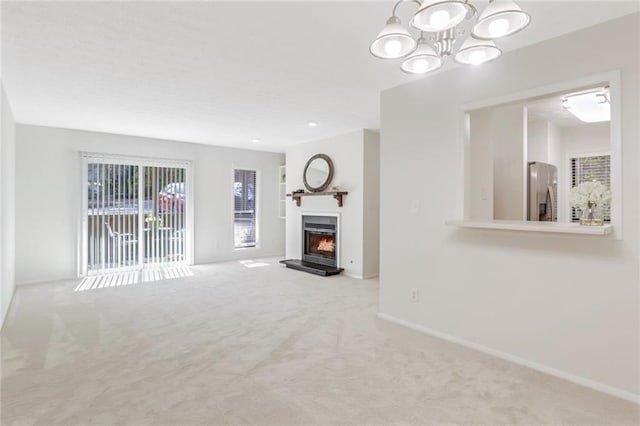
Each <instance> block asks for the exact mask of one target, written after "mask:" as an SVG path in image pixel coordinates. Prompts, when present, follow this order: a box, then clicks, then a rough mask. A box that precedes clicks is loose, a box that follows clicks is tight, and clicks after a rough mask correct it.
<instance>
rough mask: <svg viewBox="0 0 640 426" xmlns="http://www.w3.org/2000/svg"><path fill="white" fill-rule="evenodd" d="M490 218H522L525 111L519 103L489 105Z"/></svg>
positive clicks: (525, 216) (525, 213)
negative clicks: (490, 135) (491, 211)
mask: <svg viewBox="0 0 640 426" xmlns="http://www.w3.org/2000/svg"><path fill="white" fill-rule="evenodd" d="M491 122H492V131H491V134H492V136H493V137H492V147H491V152H492V153H493V218H494V219H500V220H526V219H527V206H526V201H525V194H526V183H527V182H526V179H525V176H526V170H527V168H526V161H527V158H526V157H527V113H526V109H525V108H523V107H522V106H501V107H497V108H492V110H491Z"/></svg>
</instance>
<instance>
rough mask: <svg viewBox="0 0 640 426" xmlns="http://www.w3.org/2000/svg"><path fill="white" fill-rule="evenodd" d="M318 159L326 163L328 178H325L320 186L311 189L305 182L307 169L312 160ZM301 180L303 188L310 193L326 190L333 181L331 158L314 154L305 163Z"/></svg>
mask: <svg viewBox="0 0 640 426" xmlns="http://www.w3.org/2000/svg"><path fill="white" fill-rule="evenodd" d="M318 159H322V160H324V161H326V162H327V164H328V165H329V176H327V179H326V180H325V181H324V183H323V184H322V185H320V186H317V187H312V186H311V185H309V182H307V169H308V168H309V165H310V164H311V163H312V162H313V161H314V160H318ZM302 180H303V182H304V186H305V188H307V189H308V190H309V191H311V192H322V191H324V190H325V189H327V187H328V186H329V185H331V181H332V180H333V161H331V158H329V156H328V155H325V154H316V155H314V156H313V157H311V158H309V161H307V164H306V165H305V166H304V172H302Z"/></svg>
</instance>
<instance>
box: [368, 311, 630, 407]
mask: <svg viewBox="0 0 640 426" xmlns="http://www.w3.org/2000/svg"><path fill="white" fill-rule="evenodd" d="M378 318H380V319H382V320H386V321H389V322H392V323H395V324H398V325H401V326H404V327H407V328H410V329H412V330H415V331H418V332H420V333H424V334H427V335H429V336H433V337H437V338H439V339H442V340H446V341H448V342H451V343H455V344H458V345H461V346H465V347H467V348H470V349H475V350H477V351H480V352H483V353H486V354H489V355H493V356H495V357H497V358H500V359H504V360H505V361H509V362H513V363H514V364H518V365H522V366H524V367H528V368H531V369H533V370H536V371H540V372H542V373H546V374H549V375H551V376H555V377H558V378H560V379H563V380H567V381H569V382H572V383H575V384H577V385H581V386H584V387H587V388H590V389H593V390H596V391H599V392H602V393H606V394H608V395H611V396H615V397H617V398H621V399H624V400H626V401H631V402H634V403H636V404H640V395H637V394H634V393H631V392H627V391H625V390H622V389H618V388H615V387H613V386H609V385H605V384H604V383H600V382H596V381H594V380H591V379H587V378H585V377H581V376H576V375H574V374H571V373H567V372H565V371H561V370H557V369H555V368H553V367H549V366H546V365H543V364H539V363H537V362H534V361H530V360H527V359H524V358H520V357H518V356H515V355H511V354H509V353H506V352H502V351H499V350H496V349H492V348H489V347H487V346H483V345H480V344H477V343H473V342H470V341H468V340H465V339H461V338H459V337H455V336H451V335H449V334H446V333H442V332H440V331H436V330H431V329H429V328H427V327H423V326H421V325H418V324H414V323H412V322H409V321H405V320H402V319H399V318H396V317H394V316H391V315H387V314H383V313H381V312H379V313H378Z"/></svg>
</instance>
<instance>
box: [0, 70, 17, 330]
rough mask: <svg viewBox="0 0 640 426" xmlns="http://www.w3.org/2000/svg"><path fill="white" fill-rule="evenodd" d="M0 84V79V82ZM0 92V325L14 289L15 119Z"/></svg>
mask: <svg viewBox="0 0 640 426" xmlns="http://www.w3.org/2000/svg"><path fill="white" fill-rule="evenodd" d="M0 86H1V83H0ZM0 91H1V92H2V94H1V96H2V100H1V103H2V107H1V108H2V111H1V112H0V113H1V115H2V140H1V141H0V194H1V196H0V281H1V283H0V290H1V291H0V308H1V311H0V327H2V324H4V319H5V317H6V315H7V312H8V311H9V306H10V304H11V299H12V298H13V292H14V290H15V218H16V212H15V177H16V176H15V175H16V168H15V150H16V137H15V132H16V123H15V121H14V119H13V113H12V112H11V107H10V106H9V102H8V101H7V96H6V94H5V93H4V88H2V89H0Z"/></svg>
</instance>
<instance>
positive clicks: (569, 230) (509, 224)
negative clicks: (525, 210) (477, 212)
mask: <svg viewBox="0 0 640 426" xmlns="http://www.w3.org/2000/svg"><path fill="white" fill-rule="evenodd" d="M445 223H446V224H447V225H451V226H457V227H459V228H477V229H497V230H502V231H525V232H549V233H556V234H578V235H608V234H610V233H611V232H612V231H613V226H612V225H611V224H605V225H603V226H583V225H580V224H578V223H558V222H526V221H522V220H447V221H446V222H445Z"/></svg>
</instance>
